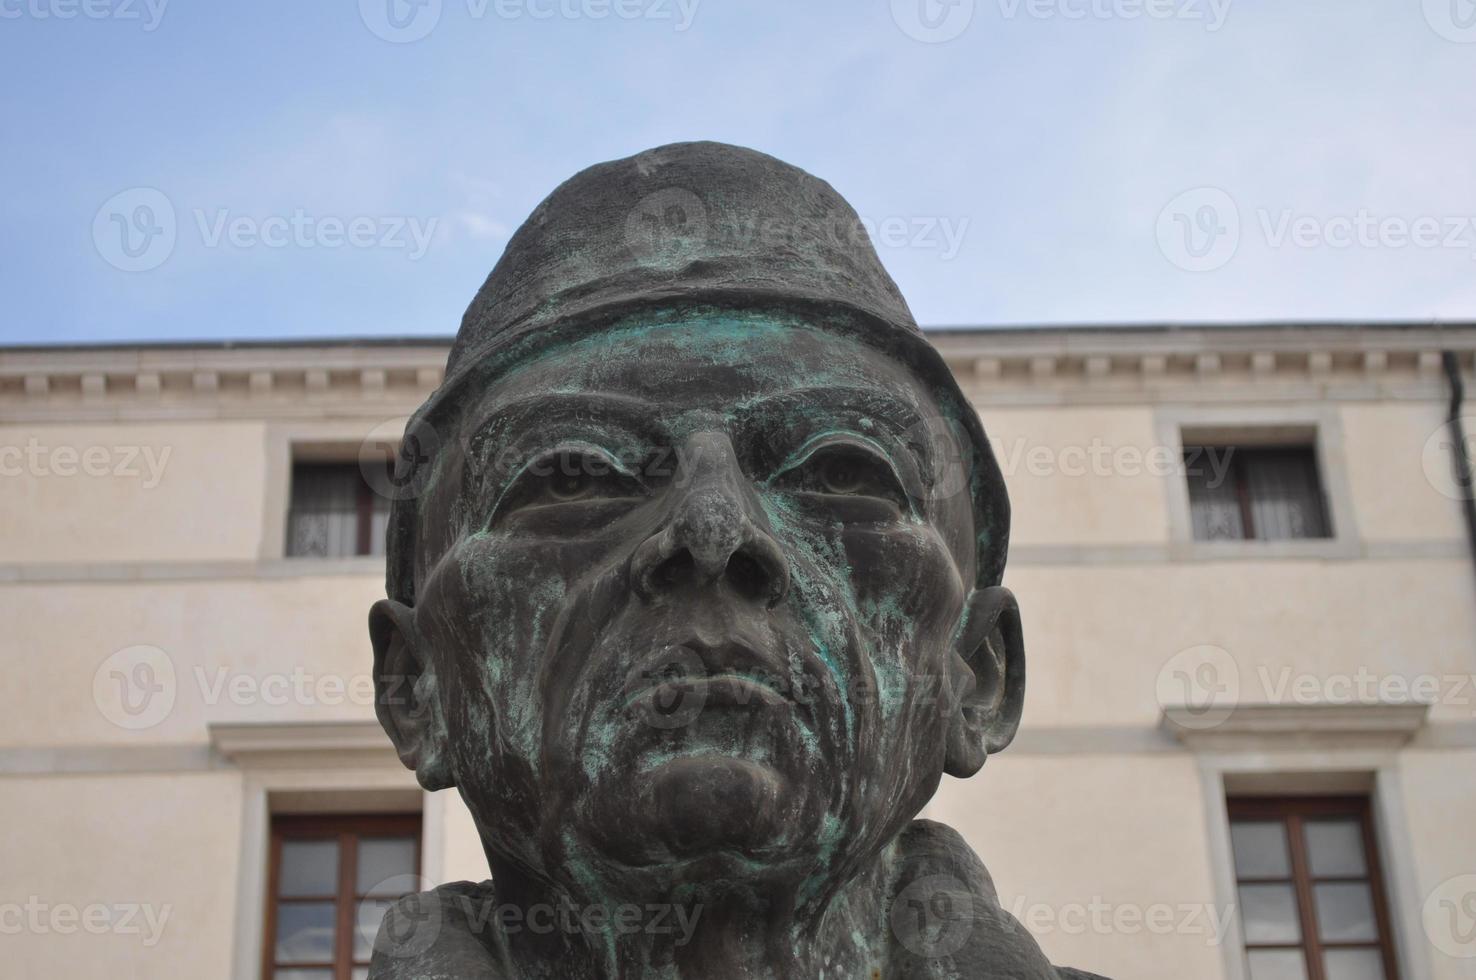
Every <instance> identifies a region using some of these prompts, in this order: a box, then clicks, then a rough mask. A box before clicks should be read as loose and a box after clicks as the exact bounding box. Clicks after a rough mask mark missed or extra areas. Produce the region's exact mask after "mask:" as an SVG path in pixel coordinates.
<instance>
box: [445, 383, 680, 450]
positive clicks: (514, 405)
mask: <svg viewBox="0 0 1476 980" xmlns="http://www.w3.org/2000/svg"><path fill="white" fill-rule="evenodd" d="M591 410H594V411H595V412H597V413H598V414H597V415H596V416H595V417H594V418H593V419H592V420H593V421H595V422H597V423H598V422H604V421H607V420H608V421H612V422H616V423H618V424H623V425H624V426H625V427H626V428H629V429H633V430H635V431H636V432H638V433H640V434H642V435H658V434H660V433H661V432H662V431H663V426H662V425H661V424H660V421H659V419H660V417H661V407H660V406H659V405H657V404H655V403H654V402H649V401H646V400H645V399H643V398H636V397H634V396H632V395H617V394H610V393H608V392H598V391H580V392H562V391H549V392H539V393H538V394H534V395H525V396H523V397H520V398H512V399H508V400H507V401H505V402H498V403H495V404H494V405H493V407H492V408H491V410H490V411H488V412H487V413H486V415H485V416H484V417H483V419H482V421H481V422H479V423H478V424H477V426H476V427H475V428H474V429H473V430H472V433H471V436H470V438H469V439H468V440H467V446H468V447H469V448H470V449H471V450H472V452H473V454H476V455H481V450H482V447H483V446H486V445H487V444H488V443H489V442H490V444H492V445H494V446H495V445H497V444H498V443H499V442H501V441H502V437H503V436H504V435H505V434H506V431H507V429H508V428H510V427H512V426H514V425H516V424H517V423H519V422H524V421H528V420H530V419H531V421H532V422H533V423H534V424H538V425H541V424H544V423H546V422H548V421H549V420H550V419H552V418H558V417H559V416H564V415H569V414H573V413H576V412H581V411H582V412H589V411H591Z"/></svg>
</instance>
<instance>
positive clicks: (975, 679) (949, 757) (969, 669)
mask: <svg viewBox="0 0 1476 980" xmlns="http://www.w3.org/2000/svg"><path fill="white" fill-rule="evenodd" d="M954 658H955V659H954V668H955V684H954V692H953V701H952V703H951V704H950V705H949V707H950V708H951V710H952V712H953V717H952V718H951V719H950V720H949V725H948V745H947V751H946V754H945V757H944V762H943V769H944V771H945V772H947V773H948V774H949V775H950V776H958V777H960V778H964V777H967V776H972V775H973V774H974V773H976V772H978V771H979V768H980V767H981V766H983V765H984V760H985V758H986V757H988V756H989V754H990V753H993V752H998V751H1000V750H1002V749H1003V748H1004V747H1005V746H1007V745H1009V744H1010V740H1011V739H1013V738H1014V737H1015V731H1016V730H1017V729H1018V728H1019V727H1020V712H1021V710H1022V709H1023V707H1024V702H1025V638H1024V636H1023V634H1022V633H1021V631H1020V607H1019V606H1018V605H1016V603H1015V596H1014V594H1013V593H1012V592H1010V590H1009V589H1006V588H1004V587H1002V586H998V585H996V586H991V587H989V588H986V589H979V590H976V591H975V592H974V593H973V595H971V596H970V597H969V603H968V608H967V609H966V610H965V611H964V621H963V623H962V624H961V626H960V627H959V634H958V642H957V645H956V646H955V647H954Z"/></svg>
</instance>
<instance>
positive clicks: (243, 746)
mask: <svg viewBox="0 0 1476 980" xmlns="http://www.w3.org/2000/svg"><path fill="white" fill-rule="evenodd" d="M207 727H208V730H209V733H210V745H211V748H213V749H214V750H215V751H216V752H217V753H219V754H220V755H221V756H222V757H223V758H225V759H227V760H229V761H231V762H233V763H235V764H236V765H238V766H241V767H242V768H252V769H256V768H273V769H320V768H322V769H339V768H347V767H354V768H362V767H365V766H370V767H375V768H378V767H385V768H391V769H400V768H401V765H400V760H399V758H398V757H397V756H396V755H395V749H394V746H393V745H391V744H390V740H389V737H388V736H387V735H385V733H384V729H382V728H381V727H380V726H379V722H377V721H334V722H280V723H279V722H249V723H229V724H226V723H219V722H211V723H210V724H209V725H208V726H207Z"/></svg>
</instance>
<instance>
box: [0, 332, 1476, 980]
mask: <svg viewBox="0 0 1476 980" xmlns="http://www.w3.org/2000/svg"><path fill="white" fill-rule="evenodd" d="M935 342H936V343H937V344H938V346H939V347H940V348H941V349H942V350H943V351H944V353H945V356H946V357H947V359H948V361H949V363H950V365H951V366H952V367H953V369H954V371H955V373H956V374H957V375H958V377H959V380H960V383H961V384H962V386H963V389H964V391H965V392H966V394H968V396H969V397H970V398H971V399H972V400H973V402H974V404H975V406H976V407H977V409H978V411H979V413H980V415H981V417H982V419H983V421H984V425H985V428H986V429H987V431H988V433H989V435H990V437H991V440H992V441H993V442H994V444H995V448H996V452H997V454H998V457H999V459H1000V463H1001V466H1002V468H1003V470H1004V473H1005V479H1006V483H1007V485H1008V487H1009V492H1010V497H1011V502H1012V506H1013V512H1014V523H1013V533H1012V541H1011V544H1012V547H1011V551H1010V561H1009V566H1008V569H1007V571H1006V575H1005V584H1006V585H1008V586H1009V587H1010V588H1011V589H1012V590H1013V591H1014V592H1015V594H1016V595H1017V596H1018V598H1019V600H1020V605H1021V609H1022V613H1023V618H1024V629H1025V637H1026V648H1027V655H1028V663H1029V681H1028V685H1027V701H1026V709H1025V720H1024V725H1023V728H1022V730H1021V732H1020V735H1019V736H1018V738H1017V739H1016V742H1015V744H1014V745H1012V746H1011V747H1010V748H1009V749H1008V750H1007V751H1005V752H1004V753H1003V754H1001V755H999V756H997V757H994V758H991V759H990V760H989V762H988V764H987V765H986V766H985V768H984V770H983V771H982V772H981V773H980V774H979V775H977V776H976V777H974V778H973V779H970V780H967V781H958V780H952V779H946V780H945V782H944V785H943V787H942V788H941V790H940V791H939V793H938V794H937V796H936V797H935V798H934V800H933V801H932V802H931V804H930V805H929V807H928V808H927V811H926V813H925V814H924V815H925V816H928V817H930V818H933V819H938V820H942V821H944V822H947V823H949V824H952V825H953V826H955V827H956V828H958V829H959V830H960V831H961V832H962V833H963V834H964V835H965V837H967V838H968V840H969V842H970V843H971V844H972V845H973V847H974V848H975V850H976V851H977V852H978V853H979V854H980V856H981V857H982V858H983V859H984V861H985V862H986V864H988V866H989V868H990V870H991V871H992V873H993V875H994V878H995V882H996V885H997V886H998V889H999V893H1000V897H1001V901H1002V902H1003V903H1004V904H1005V906H1006V907H1007V908H1009V909H1011V911H1013V912H1014V913H1015V914H1016V915H1017V916H1018V917H1019V918H1020V919H1021V921H1022V922H1024V923H1025V924H1026V926H1027V928H1029V929H1030V930H1031V931H1032V932H1033V933H1034V934H1035V935H1036V936H1037V938H1038V939H1039V941H1040V942H1041V944H1042V946H1043V947H1044V948H1045V950H1046V951H1047V952H1048V954H1049V955H1050V956H1051V957H1052V959H1053V960H1054V961H1056V962H1060V963H1065V964H1072V965H1077V966H1080V967H1083V968H1087V969H1091V970H1094V971H1098V972H1101V973H1103V974H1106V975H1108V976H1112V977H1118V978H1136V980H1184V978H1203V980H1275V978H1279V977H1297V976H1315V975H1319V974H1318V971H1321V972H1320V975H1322V976H1327V977H1331V978H1339V977H1346V978H1350V980H1362V978H1365V977H1367V978H1373V977H1377V976H1389V975H1396V974H1397V975H1398V976H1399V977H1402V978H1404V980H1419V978H1435V980H1458V978H1476V681H1473V679H1472V675H1473V673H1476V571H1473V558H1472V552H1471V545H1470V537H1469V531H1470V529H1469V528H1468V526H1467V524H1466V520H1465V516H1464V510H1463V500H1462V489H1461V487H1460V486H1459V481H1458V479H1457V477H1456V476H1455V475H1454V474H1455V473H1456V472H1457V470H1456V468H1455V466H1454V464H1453V459H1454V458H1455V456H1456V455H1458V453H1459V450H1460V445H1459V442H1458V441H1457V440H1456V439H1455V437H1454V436H1453V435H1452V430H1451V429H1450V427H1449V426H1448V425H1447V421H1446V419H1447V414H1448V412H1449V410H1450V400H1451V383H1450V378H1449V377H1448V375H1447V372H1446V370H1445V363H1444V360H1443V359H1442V352H1444V351H1449V352H1453V354H1454V355H1455V361H1456V363H1457V364H1458V365H1459V368H1460V372H1461V374H1462V375H1464V377H1465V378H1467V379H1469V378H1470V377H1471V376H1472V375H1473V368H1476V363H1473V357H1476V328H1473V327H1470V326H1450V325H1447V326H1444V327H1441V328H1438V329H1437V328H1434V327H1430V326H1422V325H1403V326H1401V325H1337V326H1312V325H1307V326H1303V325H1295V326H1247V327H1240V326H1219V327H1203V328H1092V329H1032V330H1024V329H1022V330H990V331H982V330H980V331H957V332H953V331H949V332H939V333H937V334H935ZM446 353H447V345H446V344H445V343H443V342H439V341H434V342H433V341H402V342H378V341H366V342H355V343H322V344H314V343H300V344H299V343H291V344H288V343H283V344H259V345H258V344H245V345H225V346H222V345H214V346H212V345H200V346H173V345H169V346H133V347H83V348H44V349H43V348H28V349H22V348H13V349H7V350H0V610H3V622H4V623H5V624H6V629H5V631H4V641H3V642H4V646H5V653H6V656H5V660H6V662H7V663H8V664H9V665H10V666H11V670H9V671H8V672H7V673H6V674H5V675H4V680H3V681H0V692H3V695H4V698H3V700H4V704H5V708H4V710H3V711H0V826H3V827H4V828H5V829H4V831H3V833H0V976H4V977H33V976H35V977H40V976H50V977H68V978H72V977H76V978H82V977H172V976H179V977H191V978H207V977H210V978H230V980H257V978H261V977H263V976H270V975H272V969H273V967H272V964H271V963H270V962H268V961H269V960H271V959H273V958H274V957H276V956H277V954H278V950H277V947H276V945H275V944H276V942H277V933H279V932H280V931H281V930H282V929H283V928H284V926H283V922H284V921H287V919H286V917H285V916H284V914H283V913H282V912H281V903H280V901H279V899H280V898H281V895H282V893H283V891H282V890H283V888H284V887H285V886H284V885H283V883H282V881H280V880H279V875H278V874H277V871H279V870H280V860H281V858H280V840H279V838H280V836H281V833H282V831H281V828H282V827H284V826H293V825H292V824H291V818H293V817H307V816H311V817H313V818H317V819H320V820H326V821H331V820H332V819H336V818H342V819H344V820H345V821H348V822H349V823H351V822H352V818H353V817H354V815H356V814H358V815H363V814H375V815H386V814H402V815H406V816H407V817H415V818H416V822H415V824H414V826H415V827H416V828H417V829H416V830H415V831H414V834H415V836H416V838H417V839H418V852H417V857H416V873H417V874H418V875H419V876H420V878H421V880H422V881H423V882H424V883H425V884H426V885H430V884H435V883H440V882H443V881H452V880H458V879H464V878H473V879H479V878H481V877H484V876H485V874H486V862H485V859H484V858H483V856H482V855H481V852H480V846H479V844H478V841H477V839H476V835H475V833H474V831H473V829H472V826H471V823H470V818H469V817H468V816H467V814H466V812H465V810H464V808H463V807H462V805H461V803H460V801H459V800H458V799H456V798H455V797H454V795H453V794H447V793H439V794H425V793H422V792H421V791H420V790H419V789H418V787H417V786H416V784H415V781H414V778H413V776H412V775H411V774H410V773H408V772H406V771H405V770H404V769H403V768H402V767H401V766H400V765H399V763H398V761H397V760H396V758H395V756H394V753H393V751H392V749H391V748H390V745H389V743H388V740H387V739H386V738H385V736H384V735H383V733H382V732H381V731H380V729H379V726H378V724H377V723H376V722H375V720H374V715H373V708H372V691H371V689H370V681H369V671H370V666H371V662H370V648H369V644H368V640H367V633H366V628H365V622H366V614H367V611H368V608H369V605H370V604H371V603H372V602H373V601H374V600H375V599H377V598H379V597H381V596H382V595H383V594H384V584H383V583H384V561H383V558H382V557H381V556H379V555H378V554H375V553H374V552H375V551H376V545H375V542H374V541H373V540H372V536H373V535H374V534H377V533H379V527H380V525H379V524H378V523H377V518H376V517H375V514H376V513H377V510H376V509H375V508H376V505H375V504H374V502H373V501H372V500H371V501H369V502H368V503H364V502H363V501H360V502H359V503H356V504H353V505H342V506H340V505H338V504H332V503H331V502H330V503H327V504H324V503H322V501H323V500H327V499H328V497H327V496H324V497H322V498H321V499H319V501H318V503H317V504H313V503H312V502H311V501H309V500H308V499H307V498H306V497H304V496H303V494H304V492H305V491H304V489H303V488H304V487H306V486H308V485H309V478H310V477H311V476H312V475H313V474H319V475H323V474H330V473H331V471H332V470H333V468H334V466H335V464H337V465H338V466H340V467H343V466H347V467H349V469H352V470H357V471H359V472H361V473H364V474H368V475H369V479H368V482H369V484H371V485H372V484H373V483H374V482H375V480H374V479H373V474H374V472H375V462H376V461H377V460H379V459H382V458H384V455H385V453H387V452H389V451H391V450H392V447H393V446H394V445H395V444H396V442H397V440H398V438H399V435H400V433H401V431H402V428H403V425H404V420H405V417H406V416H407V415H408V414H409V413H410V412H411V411H412V410H413V409H414V408H415V407H416V406H417V405H419V404H420V402H421V401H423V400H424V398H425V397H426V396H427V395H428V394H429V393H430V391H431V390H432V389H433V388H434V386H435V385H436V384H438V382H439V380H440V377H441V369H442V366H443V364H444V361H445V357H446ZM1472 414H1473V416H1476V411H1473V412H1472ZM1231 451H1233V452H1231ZM1191 457H1193V458H1191ZM1232 459H1237V460H1239V462H1230V460H1232ZM1196 461H1198V462H1201V463H1203V464H1204V466H1205V467H1208V468H1209V470H1210V476H1211V477H1213V479H1212V480H1211V481H1209V482H1206V481H1205V479H1204V474H1203V473H1200V474H1199V475H1198V476H1196V474H1195V473H1194V472H1191V470H1193V469H1194V466H1195V463H1196ZM1258 467H1260V468H1258ZM324 478H325V479H326V476H325V477H324ZM1196 480H1198V481H1199V482H1196ZM294 485H296V489H294ZM311 506H322V507H327V508H329V509H333V508H335V507H336V508H337V510H336V511H335V513H336V514H337V515H338V518H342V521H343V522H345V523H344V526H345V527H350V528H352V531H351V532H350V533H349V536H350V537H351V538H353V537H355V536H356V535H357V537H358V540H356V541H354V542H353V543H352V544H351V545H345V544H342V543H339V544H333V545H331V546H330V545H329V544H325V542H330V541H331V540H332V537H331V535H330V534H329V533H328V531H326V530H325V528H328V527H329V524H328V523H325V522H323V521H317V522H316V523H315V522H314V521H315V520H316V519H315V518H314V519H313V520H309V519H308V518H307V517H304V514H303V513H297V512H295V509H296V511H299V512H300V511H303V509H304V508H310V507H311ZM1288 515H1289V516H1288ZM308 516H309V517H310V516H311V515H308ZM338 518H335V519H338ZM364 535H368V536H370V539H366V538H365V537H364ZM360 551H363V552H366V553H363V554H359V553H358V552H360ZM294 552H299V553H294ZM300 552H306V553H300ZM345 552H347V553H345ZM313 826H317V825H313ZM1350 827H1352V828H1362V833H1363V834H1364V838H1360V839H1359V843H1358V847H1357V848H1354V849H1352V850H1350V849H1349V848H1347V847H1344V846H1343V845H1345V844H1347V841H1348V840H1350V839H1351V838H1346V837H1345V836H1339V835H1344V834H1345V831H1347V832H1350V833H1351V832H1352V831H1349V830H1348V828H1350ZM1268 842H1269V843H1268ZM1339 848H1342V849H1341V850H1339ZM1355 851H1356V852H1357V853H1355ZM1360 855H1361V856H1360ZM274 869H275V870H274ZM345 888H346V889H348V890H347V891H346V892H345V893H344V894H347V895H348V900H351V901H357V898H356V894H357V893H356V892H354V891H353V890H352V887H351V883H350V885H346V886H345ZM1287 903H1290V904H1287ZM1278 910H1280V911H1278ZM1278 915H1280V918H1278ZM1333 920H1336V921H1333ZM1314 947H1315V948H1314ZM1309 949H1310V950H1311V951H1309ZM289 959H290V957H289ZM356 959H357V958H356V957H353V956H348V955H347V954H344V955H342V956H339V957H338V958H337V959H336V961H335V962H336V963H337V964H338V965H337V966H335V967H334V968H333V969H335V970H340V971H342V970H344V969H353V968H354V967H353V963H354V962H355V961H356ZM1314 960H1315V961H1316V965H1312V964H1313V961H1314ZM1298 962H1302V963H1303V966H1302V970H1303V972H1301V973H1298V972H1296V971H1297V969H1298V967H1297V965H1296V964H1297V963H1298ZM344 964H347V966H345V965H344ZM1288 971H1289V972H1288ZM276 975H277V976H279V977H283V978H284V980H286V978H288V977H291V978H292V980H298V978H301V980H319V978H323V980H326V978H327V977H330V976H335V975H338V974H336V973H334V972H332V970H330V971H329V972H322V971H317V972H314V970H313V968H311V967H290V968H289V967H284V968H283V969H281V970H279V971H277V973H276ZM353 975H358V974H353Z"/></svg>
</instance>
